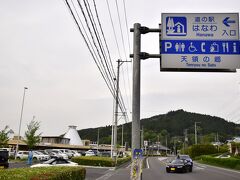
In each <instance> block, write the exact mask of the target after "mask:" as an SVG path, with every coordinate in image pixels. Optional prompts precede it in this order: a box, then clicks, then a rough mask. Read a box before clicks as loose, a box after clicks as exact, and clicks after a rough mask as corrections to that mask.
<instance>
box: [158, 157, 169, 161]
mask: <svg viewBox="0 0 240 180" xmlns="http://www.w3.org/2000/svg"><path fill="white" fill-rule="evenodd" d="M166 159H167V157H159V158H158V160H159V161H164V160H166Z"/></svg>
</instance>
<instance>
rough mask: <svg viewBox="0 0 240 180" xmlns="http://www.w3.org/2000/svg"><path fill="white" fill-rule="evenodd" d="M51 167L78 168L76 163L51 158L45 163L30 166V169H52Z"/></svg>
mask: <svg viewBox="0 0 240 180" xmlns="http://www.w3.org/2000/svg"><path fill="white" fill-rule="evenodd" d="M52 166H78V164H77V163H75V162H71V161H68V160H66V159H62V158H53V159H50V160H48V161H45V162H43V163H41V164H35V165H32V166H31V168H35V167H52Z"/></svg>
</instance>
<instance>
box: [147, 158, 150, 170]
mask: <svg viewBox="0 0 240 180" xmlns="http://www.w3.org/2000/svg"><path fill="white" fill-rule="evenodd" d="M146 162H147V169H149V168H150V166H149V162H148V158H147V159H146Z"/></svg>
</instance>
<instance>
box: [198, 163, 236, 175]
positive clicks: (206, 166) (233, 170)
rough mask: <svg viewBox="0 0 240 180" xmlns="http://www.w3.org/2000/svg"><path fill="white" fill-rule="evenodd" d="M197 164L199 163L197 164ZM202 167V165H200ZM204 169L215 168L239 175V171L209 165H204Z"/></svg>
mask: <svg viewBox="0 0 240 180" xmlns="http://www.w3.org/2000/svg"><path fill="white" fill-rule="evenodd" d="M198 164H199V163H198ZM201 165H202V164H201ZM204 166H205V167H211V168H215V169H219V170H225V171H229V172H234V173H238V174H240V171H237V170H232V169H226V168H221V167H217V166H211V165H206V164H204Z"/></svg>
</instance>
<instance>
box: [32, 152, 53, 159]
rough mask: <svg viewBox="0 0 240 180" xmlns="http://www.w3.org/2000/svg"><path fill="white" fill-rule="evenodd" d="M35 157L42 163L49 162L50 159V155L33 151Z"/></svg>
mask: <svg viewBox="0 0 240 180" xmlns="http://www.w3.org/2000/svg"><path fill="white" fill-rule="evenodd" d="M35 157H36V158H37V159H38V160H41V161H47V160H49V159H50V156H49V155H46V154H43V153H42V152H39V151H33V158H35Z"/></svg>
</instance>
